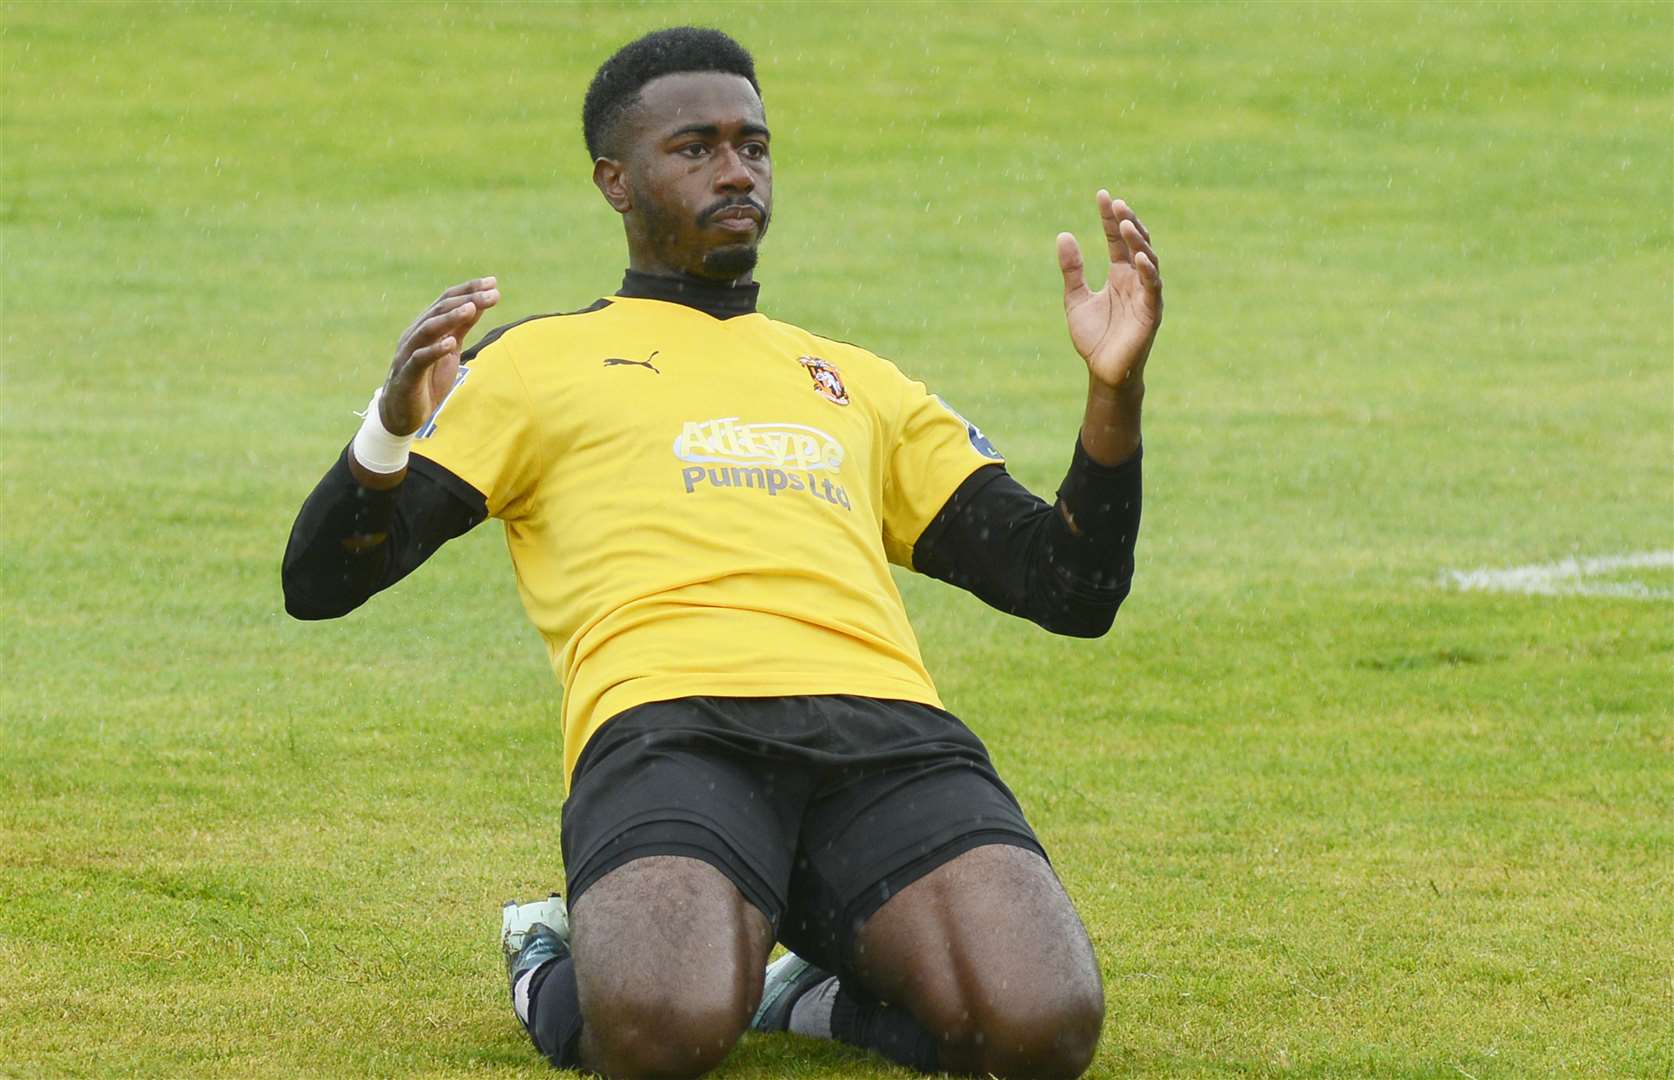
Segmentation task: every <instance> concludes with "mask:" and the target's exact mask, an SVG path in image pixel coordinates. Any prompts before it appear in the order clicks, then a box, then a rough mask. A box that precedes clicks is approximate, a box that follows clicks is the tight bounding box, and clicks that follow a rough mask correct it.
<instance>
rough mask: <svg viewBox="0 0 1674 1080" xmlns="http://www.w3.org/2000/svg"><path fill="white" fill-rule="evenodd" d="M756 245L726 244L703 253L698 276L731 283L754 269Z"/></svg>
mask: <svg viewBox="0 0 1674 1080" xmlns="http://www.w3.org/2000/svg"><path fill="white" fill-rule="evenodd" d="M756 258H757V253H756V245H754V244H728V245H727V246H726V247H718V248H711V249H710V250H708V251H706V252H704V253H703V271H702V273H700V274H699V275H698V276H699V277H706V278H720V279H725V280H727V281H731V280H733V279H735V278H741V277H743V276H744V275H745V274H748V273H749V272H750V271H751V270H754V269H755V268H756Z"/></svg>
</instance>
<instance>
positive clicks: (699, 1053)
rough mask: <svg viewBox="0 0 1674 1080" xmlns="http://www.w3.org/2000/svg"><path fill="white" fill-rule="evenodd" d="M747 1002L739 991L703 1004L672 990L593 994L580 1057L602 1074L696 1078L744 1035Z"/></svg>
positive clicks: (587, 1008)
mask: <svg viewBox="0 0 1674 1080" xmlns="http://www.w3.org/2000/svg"><path fill="white" fill-rule="evenodd" d="M758 993H759V991H758ZM747 1004H748V1000H747V995H746V994H741V993H733V994H730V995H723V1000H708V1001H706V1000H701V999H695V998H694V997H693V996H692V995H690V994H689V993H686V992H678V993H677V992H672V991H671V992H666V993H650V994H644V993H640V994H633V993H624V994H615V993H609V992H607V993H606V994H604V995H603V996H602V999H600V998H599V996H598V995H595V1000H592V1001H589V1002H588V1003H587V1007H586V1009H585V1018H586V1025H587V1026H586V1029H585V1031H586V1034H585V1036H584V1042H583V1057H584V1058H586V1059H587V1061H588V1063H589V1064H590V1065H592V1066H593V1067H594V1068H596V1069H598V1070H599V1071H600V1072H603V1073H605V1074H606V1075H608V1076H634V1077H638V1076H644V1077H676V1076H698V1075H700V1074H702V1073H705V1072H708V1071H709V1070H710V1069H713V1068H714V1067H715V1066H717V1065H719V1064H720V1063H721V1061H722V1059H723V1058H725V1057H726V1056H727V1052H728V1051H730V1050H731V1049H732V1047H733V1044H734V1043H736V1042H737V1041H738V1037H739V1036H740V1035H742V1034H743V1033H744V1029H745V1028H746V1027H747V1026H748V1024H749V1019H750V1012H749V1010H748V1009H746V1008H745V1006H746V1005H747Z"/></svg>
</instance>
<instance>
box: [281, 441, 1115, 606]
mask: <svg viewBox="0 0 1674 1080" xmlns="http://www.w3.org/2000/svg"><path fill="white" fill-rule="evenodd" d="M348 453H349V451H348V450H347V449H346V448H345V450H344V452H343V454H341V455H339V457H338V459H337V463H336V464H334V465H333V466H332V467H331V469H330V470H329V471H328V472H327V473H326V474H325V476H324V477H323V478H322V479H321V480H320V482H319V484H318V485H316V486H315V488H314V491H313V492H312V493H311V494H310V495H309V496H308V500H307V501H306V502H305V503H303V505H302V510H301V512H300V513H299V514H298V515H297V519H296V524H295V526H293V527H292V529H291V536H290V542H289V544H288V545H287V546H286V548H285V559H284V566H283V570H282V572H281V575H280V576H281V580H282V582H283V584H284V590H285V610H286V611H287V612H289V613H290V614H291V615H292V616H294V617H295V618H298V619H332V618H336V617H338V616H340V615H346V614H348V613H349V612H350V611H353V610H354V609H355V608H357V607H359V606H360V605H361V604H363V603H365V602H366V600H367V599H368V598H369V597H371V595H372V594H373V593H375V592H378V591H379V590H381V589H386V588H388V587H389V586H391V585H393V584H395V583H396V582H397V581H400V580H401V579H402V578H403V577H406V576H407V575H408V574H409V573H411V572H412V571H413V570H414V569H415V568H416V567H417V566H418V565H419V564H420V563H422V562H424V560H425V559H427V558H429V557H430V555H431V554H432V553H433V552H435V550H436V549H437V548H439V547H441V546H442V544H444V543H446V542H447V541H449V540H451V539H453V538H454V537H456V536H459V535H461V534H462V533H465V532H467V531H468V530H470V529H471V528H473V527H475V526H476V525H478V524H479V523H481V522H482V521H483V520H485V519H486V518H487V516H488V510H487V507H486V505H485V504H484V501H483V498H482V495H481V494H480V493H478V492H477V491H476V490H475V489H474V488H472V487H471V486H470V485H469V484H466V483H465V482H464V481H463V480H460V479H459V478H457V477H455V476H454V475H453V474H452V473H450V472H448V471H447V470H446V469H443V468H442V467H441V466H439V465H436V464H434V463H433V462H430V461H428V460H426V459H425V458H421V457H418V456H416V455H415V456H414V457H412V458H411V459H410V463H409V466H408V469H407V476H406V478H405V479H404V480H403V481H402V482H401V483H400V484H398V485H396V486H395V487H393V488H390V489H388V490H384V491H373V490H370V489H368V488H364V487H362V486H361V485H360V484H359V483H358V482H357V481H356V480H355V478H354V475H353V474H352V473H351V472H350V471H349V464H348ZM1140 494H1141V486H1140V455H1139V454H1137V453H1136V454H1135V455H1134V456H1133V458H1132V459H1130V460H1129V461H1126V462H1124V463H1122V464H1120V465H1117V466H1114V467H1105V466H1101V465H1099V464H1098V463H1096V462H1094V461H1093V460H1092V459H1091V458H1089V457H1088V456H1087V454H1086V452H1085V451H1084V450H1083V449H1082V448H1081V441H1080V439H1077V440H1076V446H1075V456H1074V458H1073V459H1072V460H1071V462H1070V468H1069V472H1068V473H1067V474H1066V475H1065V477H1064V482H1063V484H1062V485H1061V486H1060V487H1059V489H1058V500H1059V505H1061V506H1062V507H1063V508H1064V510H1067V511H1068V516H1069V518H1070V520H1072V521H1073V522H1074V527H1073V529H1072V527H1071V525H1070V524H1069V522H1067V521H1066V520H1065V515H1064V513H1062V512H1060V510H1059V508H1058V506H1054V505H1052V504H1050V503H1047V502H1044V501H1042V500H1041V499H1039V498H1037V497H1035V496H1034V495H1032V494H1030V493H1029V491H1028V490H1027V489H1026V488H1024V487H1023V485H1021V484H1019V483H1018V482H1017V481H1016V480H1014V479H1013V478H1012V477H1011V475H1010V474H1009V473H1007V472H1006V471H1005V468H1004V467H1003V466H1001V465H998V464H995V465H986V466H984V467H982V468H980V469H978V470H977V471H976V472H974V473H972V474H971V475H970V476H969V477H967V478H966V479H965V481H964V482H963V483H962V484H960V485H959V487H958V489H957V490H955V491H954V493H953V495H952V496H951V497H950V498H949V499H948V501H947V503H946V504H945V505H944V506H943V507H942V509H941V511H940V512H939V513H938V514H937V515H936V516H935V518H933V519H932V520H931V522H930V524H929V525H928V526H927V527H926V528H925V530H924V533H923V534H922V535H921V536H920V537H919V539H918V542H917V543H916V544H915V545H914V547H913V565H914V567H915V568H916V569H917V570H919V571H920V572H922V573H924V574H928V575H929V576H931V577H934V578H938V579H940V580H942V581H946V582H948V583H949V584H952V585H957V586H959V587H960V588H962V589H966V590H969V591H970V592H972V593H974V594H975V595H976V596H978V597H980V598H981V599H982V600H983V601H985V602H986V603H988V604H990V605H992V606H993V607H996V608H998V609H999V610H1001V611H1004V612H1007V613H1009V614H1012V615H1019V616H1022V617H1023V618H1026V619H1029V620H1031V621H1033V622H1035V623H1037V624H1039V625H1040V626H1042V627H1044V628H1046V629H1047V630H1050V631H1052V632H1054V633H1058V634H1068V635H1072V636H1075V637H1098V636H1100V635H1102V634H1103V633H1105V632H1106V631H1107V630H1109V629H1110V625H1111V623H1112V621H1114V619H1115V618H1116V609H1117V608H1118V607H1119V606H1120V605H1121V603H1122V600H1123V599H1124V598H1126V596H1127V595H1128V589H1129V586H1130V584H1131V582H1132V579H1133V565H1134V560H1133V556H1134V543H1135V541H1136V540H1137V538H1138V535H1139V513H1140Z"/></svg>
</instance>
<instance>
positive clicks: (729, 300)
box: [616, 269, 761, 319]
mask: <svg viewBox="0 0 1674 1080" xmlns="http://www.w3.org/2000/svg"><path fill="white" fill-rule="evenodd" d="M749 277H750V275H748V274H746V275H745V277H744V279H742V280H740V281H738V282H735V283H732V284H727V283H725V282H717V281H706V280H704V279H703V278H699V277H693V276H692V275H690V274H648V273H646V272H644V271H642V270H635V269H629V270H628V272H627V274H626V275H624V276H623V278H622V287H621V288H620V289H618V290H616V295H617V296H627V297H634V298H638V299H644V300H663V301H667V302H668V303H671V304H684V305H685V306H686V307H689V308H696V309H697V310H698V311H701V312H703V313H705V314H706V315H711V316H714V317H715V318H717V319H730V318H733V317H735V316H738V315H749V314H752V313H753V312H754V311H755V310H756V294H757V293H758V292H759V291H760V289H761V286H760V285H757V284H756V283H755V282H754V281H751V280H749Z"/></svg>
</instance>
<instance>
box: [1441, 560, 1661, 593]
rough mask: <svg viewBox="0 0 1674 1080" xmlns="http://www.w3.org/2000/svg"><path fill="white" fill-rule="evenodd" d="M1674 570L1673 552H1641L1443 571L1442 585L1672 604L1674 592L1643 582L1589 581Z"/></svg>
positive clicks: (1491, 590)
mask: <svg viewBox="0 0 1674 1080" xmlns="http://www.w3.org/2000/svg"><path fill="white" fill-rule="evenodd" d="M1668 569H1674V551H1641V552H1636V553H1634V554H1632V555H1601V556H1598V557H1596V558H1591V559H1576V558H1570V559H1562V560H1559V561H1558V562H1554V563H1537V564H1534V565H1531V566H1512V567H1508V568H1506V569H1504V570H1489V569H1487V568H1483V569H1480V570H1446V571H1443V573H1442V583H1443V584H1444V585H1451V586H1452V587H1453V588H1456V589H1459V590H1461V591H1463V592H1509V593H1520V594H1522V595H1524V596H1625V597H1632V598H1634V599H1638V600H1674V589H1659V588H1653V587H1652V586H1650V585H1647V584H1645V583H1644V582H1642V581H1589V580H1587V579H1588V578H1590V577H1594V576H1596V575H1598V574H1613V573H1616V572H1617V571H1621V570H1668Z"/></svg>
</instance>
